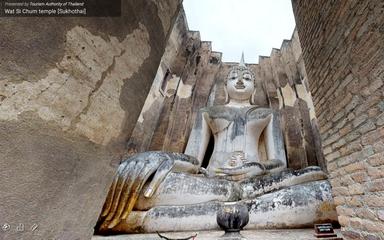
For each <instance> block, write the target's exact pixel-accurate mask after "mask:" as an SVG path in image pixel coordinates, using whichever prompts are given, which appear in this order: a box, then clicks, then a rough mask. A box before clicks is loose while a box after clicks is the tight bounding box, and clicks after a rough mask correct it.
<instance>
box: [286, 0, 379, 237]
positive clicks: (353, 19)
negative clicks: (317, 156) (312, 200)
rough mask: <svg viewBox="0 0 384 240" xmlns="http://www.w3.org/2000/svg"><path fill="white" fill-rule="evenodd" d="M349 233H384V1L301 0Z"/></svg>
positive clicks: (330, 161)
mask: <svg viewBox="0 0 384 240" xmlns="http://www.w3.org/2000/svg"><path fill="white" fill-rule="evenodd" d="M292 3H293V9H294V13H295V18H296V24H297V29H298V33H299V37H300V40H301V46H302V49H303V58H304V62H305V67H306V70H307V74H308V79H309V86H310V91H311V93H312V96H313V101H314V106H315V110H316V113H317V117H318V121H319V127H320V134H321V138H322V143H323V144H322V145H323V149H324V154H325V158H326V162H327V166H328V171H329V174H330V175H329V176H330V180H331V184H332V186H333V194H334V198H335V203H336V204H337V205H338V206H337V212H338V215H339V222H340V224H341V225H342V230H343V235H344V236H345V238H346V239H384V85H383V80H384V2H383V1H382V0H370V1H354V0H348V1H347V0H339V1H330V0H329V1H325V0H323V1H309V0H293V1H292Z"/></svg>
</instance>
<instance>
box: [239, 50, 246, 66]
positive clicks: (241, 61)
mask: <svg viewBox="0 0 384 240" xmlns="http://www.w3.org/2000/svg"><path fill="white" fill-rule="evenodd" d="M239 67H244V68H246V66H245V62H244V52H242V53H241V59H240V63H239Z"/></svg>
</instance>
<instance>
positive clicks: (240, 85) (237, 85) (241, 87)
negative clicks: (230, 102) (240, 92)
mask: <svg viewBox="0 0 384 240" xmlns="http://www.w3.org/2000/svg"><path fill="white" fill-rule="evenodd" d="M235 88H236V89H244V88H245V86H244V84H236V85H235Z"/></svg>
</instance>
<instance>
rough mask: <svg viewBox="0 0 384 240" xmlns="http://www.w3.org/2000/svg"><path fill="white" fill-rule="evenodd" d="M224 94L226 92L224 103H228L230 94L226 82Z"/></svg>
mask: <svg viewBox="0 0 384 240" xmlns="http://www.w3.org/2000/svg"><path fill="white" fill-rule="evenodd" d="M224 94H225V103H224V104H227V103H229V94H228V90H227V84H226V83H224Z"/></svg>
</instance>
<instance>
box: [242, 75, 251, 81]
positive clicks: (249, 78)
mask: <svg viewBox="0 0 384 240" xmlns="http://www.w3.org/2000/svg"><path fill="white" fill-rule="evenodd" d="M243 79H244V80H246V81H251V77H250V76H249V75H245V76H243Z"/></svg>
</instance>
